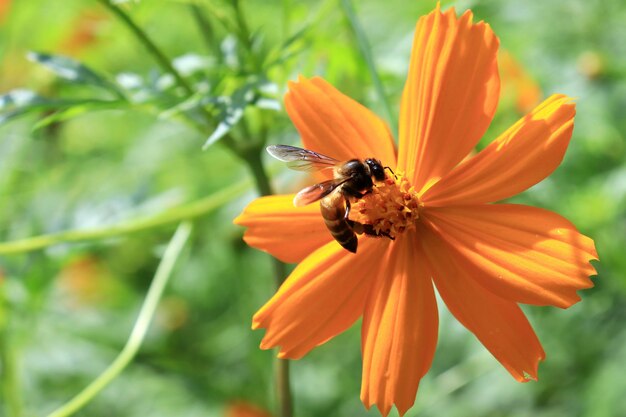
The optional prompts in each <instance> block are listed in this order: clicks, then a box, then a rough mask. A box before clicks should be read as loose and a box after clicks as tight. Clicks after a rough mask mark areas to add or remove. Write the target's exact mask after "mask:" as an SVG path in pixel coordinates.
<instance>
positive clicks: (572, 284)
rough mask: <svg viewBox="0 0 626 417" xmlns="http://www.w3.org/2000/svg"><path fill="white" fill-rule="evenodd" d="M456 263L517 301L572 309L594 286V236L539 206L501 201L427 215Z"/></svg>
mask: <svg viewBox="0 0 626 417" xmlns="http://www.w3.org/2000/svg"><path fill="white" fill-rule="evenodd" d="M422 218H423V219H425V220H426V221H427V222H428V223H429V226H430V227H431V229H432V230H433V231H434V233H435V234H436V235H437V236H438V237H439V238H440V239H441V240H443V241H444V242H445V243H446V244H447V246H448V248H449V253H450V255H451V256H452V257H454V261H455V262H456V263H457V264H458V265H459V266H460V267H461V268H463V269H464V270H465V271H467V273H468V275H470V276H471V277H472V278H474V279H475V280H476V282H477V283H479V284H480V285H482V286H483V287H484V288H486V289H488V290H489V291H491V292H493V293H494V294H496V295H499V296H500V297H503V298H506V299H508V300H511V301H516V302H521V303H527V304H537V305H554V306H557V307H561V308H567V307H569V306H571V305H572V304H574V303H576V302H578V301H579V300H580V297H579V296H578V294H576V291H577V290H580V289H583V288H590V287H592V286H593V282H592V281H591V280H590V279H589V276H590V275H594V274H595V269H594V268H593V266H591V264H589V260H591V259H597V258H598V255H597V253H596V250H595V247H594V244H593V240H591V239H590V238H588V237H586V236H584V235H582V234H580V233H579V232H578V231H577V230H576V228H575V227H574V225H572V224H571V223H570V222H569V221H567V220H566V219H564V218H563V217H561V216H559V215H558V214H556V213H552V212H550V211H547V210H543V209H538V208H535V207H529V206H522V205H515V204H496V205H491V204H489V205H482V206H467V207H449V208H441V209H432V210H427V211H426V212H424V216H423V217H422Z"/></svg>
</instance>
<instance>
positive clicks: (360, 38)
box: [341, 0, 398, 135]
mask: <svg viewBox="0 0 626 417" xmlns="http://www.w3.org/2000/svg"><path fill="white" fill-rule="evenodd" d="M341 7H342V9H343V12H344V14H345V15H346V18H347V19H348V22H349V24H350V29H351V30H352V33H353V34H354V36H355V38H356V42H357V45H358V46H359V50H360V51H361V55H363V59H364V60H365V64H366V66H367V69H368V70H369V73H370V76H371V77H372V81H373V82H374V88H375V89H376V94H377V95H378V99H379V100H380V102H381V103H382V104H383V107H384V109H385V113H387V120H388V121H389V123H390V124H391V126H390V128H391V129H392V131H393V132H394V135H397V133H398V132H397V131H396V129H397V126H398V121H397V120H396V118H395V117H394V115H393V111H392V110H391V105H390V104H389V99H388V98H387V94H386V93H385V89H384V87H383V83H382V82H381V80H380V76H379V75H378V70H377V69H376V64H375V63H374V58H373V57H372V48H371V46H370V43H369V41H368V40H367V36H366V35H365V31H364V30H363V26H361V22H359V18H358V17H357V15H356V12H355V10H354V6H353V5H352V1H351V0H341Z"/></svg>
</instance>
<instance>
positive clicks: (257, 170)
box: [240, 148, 293, 417]
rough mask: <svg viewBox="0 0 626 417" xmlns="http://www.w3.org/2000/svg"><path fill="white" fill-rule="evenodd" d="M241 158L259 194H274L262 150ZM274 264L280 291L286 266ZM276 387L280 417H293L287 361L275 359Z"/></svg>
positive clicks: (250, 151) (245, 154)
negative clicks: (264, 164)
mask: <svg viewBox="0 0 626 417" xmlns="http://www.w3.org/2000/svg"><path fill="white" fill-rule="evenodd" d="M240 156H241V158H242V159H243V160H244V161H245V162H246V164H247V165H248V168H249V169H250V171H251V173H252V176H253V177H254V180H255V181H256V188H257V190H258V191H259V194H261V195H270V194H272V186H271V184H270V180H269V177H268V176H267V173H266V172H265V167H264V166H263V160H262V159H261V149H257V148H250V149H249V150H248V151H247V152H244V153H241V154H240ZM272 263H273V266H274V277H275V284H276V289H277V290H278V288H279V287H280V286H281V285H282V283H283V281H284V280H285V277H286V271H285V264H284V263H282V262H281V261H279V260H278V259H276V258H272ZM274 387H275V389H276V402H277V405H278V417H292V416H293V397H292V393H291V383H290V378H289V361H288V360H286V359H278V358H275V359H274Z"/></svg>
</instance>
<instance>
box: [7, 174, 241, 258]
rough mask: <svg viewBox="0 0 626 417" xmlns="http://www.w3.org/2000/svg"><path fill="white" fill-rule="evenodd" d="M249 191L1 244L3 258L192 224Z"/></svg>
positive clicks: (234, 189)
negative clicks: (103, 224) (116, 222)
mask: <svg viewBox="0 0 626 417" xmlns="http://www.w3.org/2000/svg"><path fill="white" fill-rule="evenodd" d="M249 187H250V181H249V180H245V181H242V182H240V183H237V184H235V185H233V186H230V187H228V188H225V189H222V190H220V191H218V192H216V193H214V194H211V195H210V196H208V197H205V198H203V199H201V200H198V201H195V202H193V203H190V204H187V205H184V206H180V207H176V208H173V209H170V210H167V211H165V212H163V213H159V214H157V215H155V216H151V217H143V218H139V219H135V220H130V221H127V222H123V223H120V224H116V225H110V226H104V227H99V228H94V229H88V230H68V231H65V232H60V233H52V234H48V235H40V236H34V237H30V238H26V239H22V240H16V241H13V242H3V243H0V255H9V254H17V253H23V252H31V251H34V250H38V249H43V248H46V247H48V246H53V245H58V244H61V243H72V242H84V241H89V240H98V239H109V238H114V237H119V236H124V235H128V234H132V233H137V232H141V231H144V230H150V229H156V228H158V227H162V226H167V225H170V224H172V223H178V222H181V221H184V220H191V219H194V218H197V217H201V216H204V215H206V214H207V213H210V212H211V211H213V210H215V209H216V208H218V207H221V206H222V205H224V204H225V203H227V202H229V201H231V200H232V199H233V198H235V197H237V196H240V195H241V194H243V193H244V192H245V191H246V190H248V188H249Z"/></svg>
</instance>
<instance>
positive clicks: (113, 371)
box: [48, 222, 191, 417]
mask: <svg viewBox="0 0 626 417" xmlns="http://www.w3.org/2000/svg"><path fill="white" fill-rule="evenodd" d="M190 233H191V224H189V223H186V222H185V223H181V224H180V225H179V226H178V229H176V233H174V236H173V237H172V239H171V240H170V243H169V244H168V246H167V249H166V250H165V253H164V255H163V259H162V260H161V262H160V263H159V266H158V268H157V271H156V274H155V275H154V279H153V280H152V283H151V284H150V288H149V289H148V294H147V295H146V299H145V301H144V302H143V305H142V306H141V310H140V311H139V316H138V317H137V321H136V322H135V326H134V327H133V330H132V332H131V334H130V337H129V338H128V342H126V345H125V346H124V349H122V351H121V352H120V354H119V355H118V356H117V358H115V360H114V361H113V363H111V365H109V367H108V368H107V369H106V370H105V371H104V372H103V373H101V374H100V375H99V376H98V377H97V378H96V379H95V380H94V381H93V382H92V383H91V384H89V385H88V386H87V387H86V388H85V389H84V390H82V391H81V392H79V393H78V394H77V395H76V396H75V397H74V398H72V399H71V400H70V401H68V402H67V403H65V404H64V405H62V406H61V407H60V408H58V409H56V410H55V411H53V412H52V413H50V414H49V415H48V417H67V416H70V415H72V414H74V413H75V412H76V411H78V410H80V409H81V408H82V407H83V406H85V404H87V403H88V402H89V401H91V400H92V399H93V398H94V397H95V396H96V395H97V394H98V393H100V391H102V390H103V389H104V388H105V387H106V386H107V385H109V383H111V381H113V380H114V379H115V378H116V377H117V376H118V375H119V374H120V373H121V372H122V371H123V370H124V369H125V368H126V366H128V364H129V363H130V362H131V361H132V360H133V358H134V357H135V355H136V354H137V352H138V351H139V348H140V347H141V344H142V343H143V340H144V337H145V336H146V332H147V331H148V326H149V325H150V322H151V321H152V317H154V313H155V311H156V308H157V306H158V305H159V300H160V299H161V296H162V295H163V290H164V289H165V286H166V285H167V282H168V281H169V278H170V276H171V275H172V270H173V269H174V265H175V263H176V260H177V259H178V257H179V255H180V253H181V251H182V249H183V247H184V246H185V243H186V242H187V239H188V238H189V235H190Z"/></svg>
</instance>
